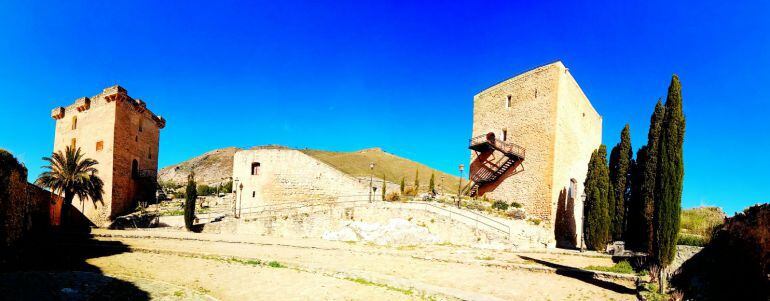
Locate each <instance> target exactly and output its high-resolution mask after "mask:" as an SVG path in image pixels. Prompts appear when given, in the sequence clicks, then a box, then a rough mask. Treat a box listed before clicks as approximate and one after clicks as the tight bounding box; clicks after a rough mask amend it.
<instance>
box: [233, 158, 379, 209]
mask: <svg viewBox="0 0 770 301" xmlns="http://www.w3.org/2000/svg"><path fill="white" fill-rule="evenodd" d="M367 184H368V183H367ZM367 184H363V183H360V182H359V181H358V179H356V178H355V177H353V176H351V175H348V174H346V173H344V172H342V171H340V170H338V169H336V168H334V167H332V166H330V165H328V164H326V163H324V162H321V161H320V160H318V159H315V158H313V157H311V156H308V155H306V154H305V153H303V152H301V151H298V150H295V149H289V148H286V147H276V146H268V147H258V148H254V149H249V150H241V151H238V152H236V153H235V156H234V158H233V190H234V192H235V193H236V195H235V197H236V198H235V202H236V210H238V209H242V210H246V211H249V210H252V209H253V208H258V207H260V206H264V205H270V204H277V203H284V202H299V201H302V202H326V201H346V200H366V199H368V197H369V186H368V185H367ZM373 197H377V195H376V194H374V195H373ZM379 199H380V198H379V197H377V200H379Z"/></svg>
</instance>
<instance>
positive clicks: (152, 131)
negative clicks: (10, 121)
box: [51, 86, 166, 227]
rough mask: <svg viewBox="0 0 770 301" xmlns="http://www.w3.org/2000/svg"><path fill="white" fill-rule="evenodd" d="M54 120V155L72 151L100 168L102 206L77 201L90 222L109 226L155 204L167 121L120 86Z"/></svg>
mask: <svg viewBox="0 0 770 301" xmlns="http://www.w3.org/2000/svg"><path fill="white" fill-rule="evenodd" d="M51 117H52V118H53V119H54V120H56V134H55V138H54V152H58V151H62V152H64V150H65V149H66V147H67V146H72V147H75V148H80V150H81V151H82V152H83V154H84V156H85V157H87V158H91V159H94V160H97V161H98V162H99V164H98V165H97V166H96V168H97V169H98V171H99V177H100V178H101V179H102V181H104V200H103V202H101V203H98V202H97V203H96V204H93V202H92V201H91V200H87V201H85V202H84V203H83V204H81V201H80V199H78V197H77V196H76V197H75V199H74V200H73V203H72V204H73V206H74V207H76V208H78V210H82V211H84V212H83V214H84V215H85V216H86V217H88V219H90V220H91V222H93V223H94V224H95V225H97V226H100V227H104V226H107V225H109V223H110V222H111V221H112V220H113V219H114V218H116V217H118V216H120V215H122V214H125V213H128V212H130V211H131V210H133V209H134V208H136V205H137V202H139V201H149V200H154V198H155V191H156V189H157V171H158V151H159V148H158V142H159V139H160V130H161V129H163V128H164V127H165V125H166V120H165V119H163V117H160V116H157V115H155V114H153V113H152V111H150V110H149V109H147V105H146V103H145V102H143V101H142V100H140V99H134V98H131V97H130V96H128V92H127V91H126V89H124V88H123V87H121V86H112V87H109V88H106V89H104V90H103V91H102V93H99V94H98V95H96V96H93V97H90V98H89V97H82V98H79V99H77V100H75V103H73V104H71V105H69V106H67V107H57V108H55V109H53V111H52V112H51Z"/></svg>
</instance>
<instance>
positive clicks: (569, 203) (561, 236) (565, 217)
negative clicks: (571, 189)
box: [553, 188, 577, 249]
mask: <svg viewBox="0 0 770 301" xmlns="http://www.w3.org/2000/svg"><path fill="white" fill-rule="evenodd" d="M576 228H577V226H576V225H575V199H574V198H572V197H568V196H567V189H566V188H562V190H561V191H560V192H559V199H558V202H557V204H556V220H555V224H554V227H553V231H554V237H555V238H556V247H558V248H568V249H575V248H577V232H575V231H576Z"/></svg>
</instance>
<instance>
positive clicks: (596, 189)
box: [584, 145, 612, 250]
mask: <svg viewBox="0 0 770 301" xmlns="http://www.w3.org/2000/svg"><path fill="white" fill-rule="evenodd" d="M584 187H585V193H586V199H585V208H584V215H585V217H586V218H585V223H586V224H585V226H584V229H585V231H584V236H585V238H584V240H585V242H586V247H588V248H589V249H592V250H602V249H604V246H605V245H606V244H607V242H609V240H610V225H611V220H610V215H609V197H610V195H611V193H612V189H610V183H609V171H608V169H607V147H606V146H604V145H601V146H600V147H599V149H598V150H595V151H594V152H593V153H592V154H591V160H590V161H589V163H588V173H587V174H586V180H585V183H584Z"/></svg>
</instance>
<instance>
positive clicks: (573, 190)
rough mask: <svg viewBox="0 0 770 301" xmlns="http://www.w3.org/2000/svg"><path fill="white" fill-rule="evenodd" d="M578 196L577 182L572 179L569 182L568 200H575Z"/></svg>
mask: <svg viewBox="0 0 770 301" xmlns="http://www.w3.org/2000/svg"><path fill="white" fill-rule="evenodd" d="M576 195H577V180H575V179H570V180H569V192H568V195H567V199H575V196H576Z"/></svg>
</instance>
